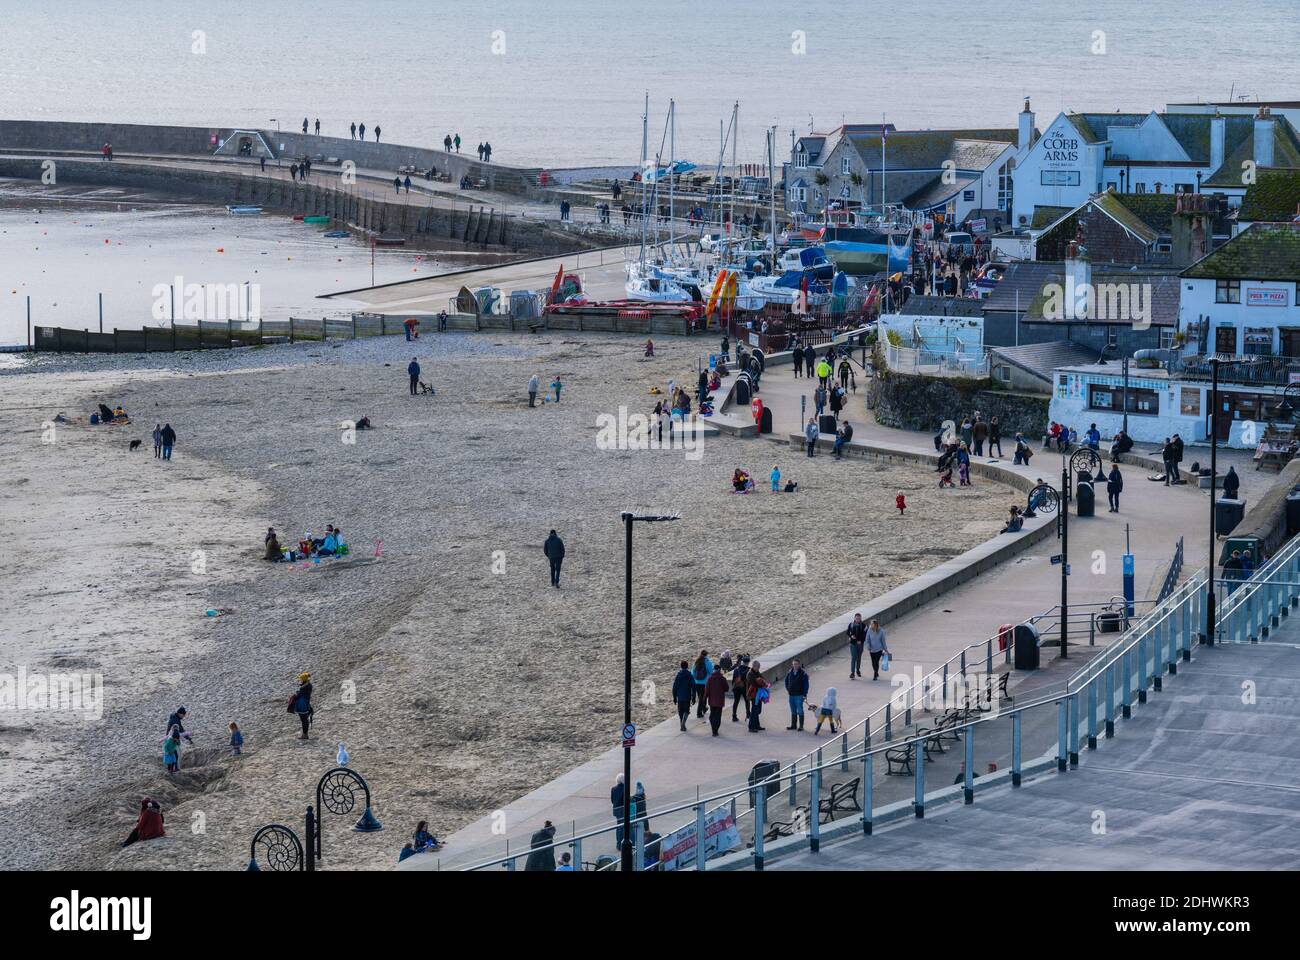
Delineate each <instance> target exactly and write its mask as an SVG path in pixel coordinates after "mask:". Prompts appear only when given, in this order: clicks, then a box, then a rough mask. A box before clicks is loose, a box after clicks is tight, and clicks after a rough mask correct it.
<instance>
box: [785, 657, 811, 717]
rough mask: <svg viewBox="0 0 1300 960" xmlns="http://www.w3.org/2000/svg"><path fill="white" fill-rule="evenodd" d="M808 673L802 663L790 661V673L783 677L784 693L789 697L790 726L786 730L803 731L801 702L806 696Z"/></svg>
mask: <svg viewBox="0 0 1300 960" xmlns="http://www.w3.org/2000/svg"><path fill="white" fill-rule="evenodd" d="M808 689H809V683H808V672H807V671H806V670H804V668H803V663H802V661H799V660H791V661H790V672H789V673H787V674H786V675H785V692H786V694H787V695H788V696H789V697H790V726H788V727H786V729H787V730H802V729H803V702H804V698H805V697H806V696H808Z"/></svg>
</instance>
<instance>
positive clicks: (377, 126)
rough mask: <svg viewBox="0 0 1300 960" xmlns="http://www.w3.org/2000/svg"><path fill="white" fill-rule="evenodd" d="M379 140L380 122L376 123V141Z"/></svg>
mask: <svg viewBox="0 0 1300 960" xmlns="http://www.w3.org/2000/svg"><path fill="white" fill-rule="evenodd" d="M378 142H379V124H375V143H378Z"/></svg>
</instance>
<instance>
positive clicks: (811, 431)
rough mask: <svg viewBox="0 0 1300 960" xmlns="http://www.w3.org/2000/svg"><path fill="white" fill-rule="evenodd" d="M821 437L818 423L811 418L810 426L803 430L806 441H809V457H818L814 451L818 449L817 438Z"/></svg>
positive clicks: (809, 420) (809, 419)
mask: <svg viewBox="0 0 1300 960" xmlns="http://www.w3.org/2000/svg"><path fill="white" fill-rule="evenodd" d="M820 435H821V431H820V430H819V429H817V421H816V420H815V419H813V418H812V417H809V418H808V425H807V426H806V427H804V430H803V436H804V439H805V440H807V441H808V456H810V457H812V456H816V454H815V453H814V451H815V450H816V449H817V437H818V436H820Z"/></svg>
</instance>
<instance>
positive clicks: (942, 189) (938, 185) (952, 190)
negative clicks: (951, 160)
mask: <svg viewBox="0 0 1300 960" xmlns="http://www.w3.org/2000/svg"><path fill="white" fill-rule="evenodd" d="M979 182H980V178H979V177H959V178H958V179H957V180H956V181H955V182H953V183H944V182H943V176H942V175H940V176H937V177H935V178H934V179H933V180H931V181H930V182H929V183H928V184H926V185H925V186H924V187H922V188H921V189H920V190H917V191H916V192H915V193H913V194H911V195H910V196H908V197H907V199H905V200H904V201H903V206H905V207H907V209H909V210H928V209H929V208H931V207H935V206H938V205H939V204H941V203H947V202H948V201H949V200H950V199H951V198H952V197H955V196H956V195H957V194H958V193H960V192H961V191H963V190H965V189H966V188H967V187H969V186H970V185H971V184H974V183H979Z"/></svg>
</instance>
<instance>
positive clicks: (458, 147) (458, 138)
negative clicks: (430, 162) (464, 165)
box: [451, 133, 460, 153]
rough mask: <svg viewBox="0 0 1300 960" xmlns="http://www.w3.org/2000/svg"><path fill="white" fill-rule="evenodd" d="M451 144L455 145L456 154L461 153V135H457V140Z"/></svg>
mask: <svg viewBox="0 0 1300 960" xmlns="http://www.w3.org/2000/svg"><path fill="white" fill-rule="evenodd" d="M451 142H452V143H453V144H455V146H456V152H457V153H460V134H459V133H458V134H456V136H455V138H454V139H453V140H452V141H451Z"/></svg>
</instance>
